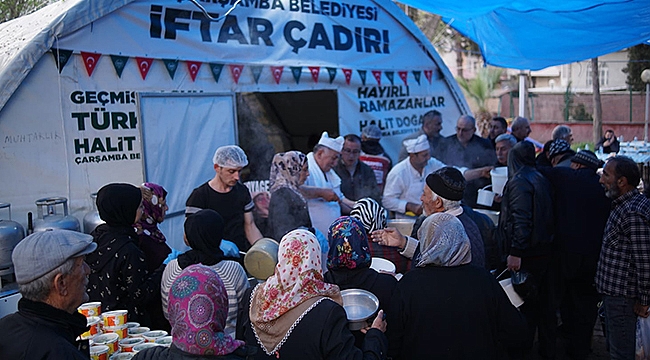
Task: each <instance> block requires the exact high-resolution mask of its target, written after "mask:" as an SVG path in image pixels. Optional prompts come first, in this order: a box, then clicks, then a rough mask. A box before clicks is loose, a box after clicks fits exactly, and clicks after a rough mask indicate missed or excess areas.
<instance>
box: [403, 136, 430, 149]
mask: <svg viewBox="0 0 650 360" xmlns="http://www.w3.org/2000/svg"><path fill="white" fill-rule="evenodd" d="M403 143H404V147H405V148H406V152H407V153H409V154H414V153H419V152H420V151H424V150H429V140H427V136H426V135H424V134H422V135H420V136H418V137H417V138H415V139H409V140H404V142H403Z"/></svg>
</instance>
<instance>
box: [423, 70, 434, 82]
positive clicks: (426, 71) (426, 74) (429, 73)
mask: <svg viewBox="0 0 650 360" xmlns="http://www.w3.org/2000/svg"><path fill="white" fill-rule="evenodd" d="M431 75H433V70H424V77H426V78H427V80H429V84H431Z"/></svg>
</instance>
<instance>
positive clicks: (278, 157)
mask: <svg viewBox="0 0 650 360" xmlns="http://www.w3.org/2000/svg"><path fill="white" fill-rule="evenodd" d="M305 166H307V157H306V156H305V154H303V153H301V152H300V151H287V152H284V153H278V154H275V155H274V156H273V162H272V163H271V173H270V176H269V186H270V188H269V190H270V191H271V194H273V193H274V192H275V191H276V190H278V189H281V188H283V187H286V188H288V189H291V190H293V192H295V193H296V194H298V196H300V199H302V201H305V198H304V197H303V196H302V194H301V193H300V190H299V189H298V187H299V186H300V185H301V184H300V173H301V171H302V169H303V168H304V167H305Z"/></svg>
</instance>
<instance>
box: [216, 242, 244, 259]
mask: <svg viewBox="0 0 650 360" xmlns="http://www.w3.org/2000/svg"><path fill="white" fill-rule="evenodd" d="M219 249H221V251H223V254H224V255H226V256H229V257H235V258H237V257H239V248H238V247H237V245H236V244H235V243H234V242H232V241H228V240H225V239H224V240H221V244H220V245H219Z"/></svg>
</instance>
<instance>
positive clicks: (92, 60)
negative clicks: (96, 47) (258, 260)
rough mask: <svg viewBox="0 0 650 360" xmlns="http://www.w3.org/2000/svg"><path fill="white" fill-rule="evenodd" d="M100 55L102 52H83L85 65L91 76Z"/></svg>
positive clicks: (82, 56)
mask: <svg viewBox="0 0 650 360" xmlns="http://www.w3.org/2000/svg"><path fill="white" fill-rule="evenodd" d="M100 56H102V54H96V53H89V52H85V51H82V52H81V58H82V59H83V61H84V66H85V67H86V72H87V73H88V76H91V75H92V74H93V71H95V68H96V67H97V62H98V61H99V57H100Z"/></svg>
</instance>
